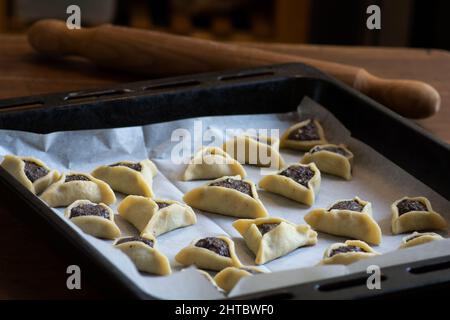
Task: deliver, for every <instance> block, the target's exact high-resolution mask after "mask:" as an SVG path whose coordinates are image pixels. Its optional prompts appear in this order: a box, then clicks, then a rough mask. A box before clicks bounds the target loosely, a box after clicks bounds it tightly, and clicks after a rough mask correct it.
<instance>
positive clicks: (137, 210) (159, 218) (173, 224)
mask: <svg viewBox="0 0 450 320" xmlns="http://www.w3.org/2000/svg"><path fill="white" fill-rule="evenodd" d="M117 211H118V212H119V215H120V216H121V217H122V218H124V219H125V220H127V221H128V222H130V223H131V224H132V225H133V226H135V227H136V229H138V230H139V232H141V235H142V236H143V237H145V236H147V235H149V236H155V237H157V236H159V235H161V234H163V233H166V232H169V231H172V230H175V229H178V228H182V227H186V226H190V225H192V224H195V223H196V222H197V218H196V216H195V213H194V211H193V210H192V209H191V207H189V206H187V205H185V204H183V203H181V202H178V201H174V200H162V199H151V198H146V197H142V196H127V197H126V198H125V199H123V200H122V202H121V203H120V204H119V206H118V208H117Z"/></svg>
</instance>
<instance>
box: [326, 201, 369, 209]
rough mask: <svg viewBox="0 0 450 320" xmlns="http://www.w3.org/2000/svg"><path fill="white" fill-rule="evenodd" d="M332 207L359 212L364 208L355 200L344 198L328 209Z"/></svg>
mask: <svg viewBox="0 0 450 320" xmlns="http://www.w3.org/2000/svg"><path fill="white" fill-rule="evenodd" d="M334 209H337V210H350V211H356V212H361V211H362V210H363V209H364V206H363V205H362V204H361V203H359V202H358V201H356V200H345V201H340V202H338V203H335V204H334V205H333V206H332V207H331V208H330V210H328V211H331V210H334Z"/></svg>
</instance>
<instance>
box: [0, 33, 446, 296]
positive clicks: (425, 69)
mask: <svg viewBox="0 0 450 320" xmlns="http://www.w3.org/2000/svg"><path fill="white" fill-rule="evenodd" d="M252 45H253V46H260V47H263V48H265V49H270V50H274V51H281V52H286V53H291V54H301V55H304V56H308V57H313V58H319V59H324V60H331V61H337V62H342V63H348V64H353V65H356V66H361V67H364V68H366V69H367V70H369V71H370V72H372V73H373V74H376V75H379V76H383V77H391V78H411V79H418V80H423V81H426V82H428V83H430V84H431V85H433V86H434V87H436V89H437V90H438V91H439V92H440V94H441V97H442V110H441V111H440V113H439V114H438V115H436V116H434V117H432V118H430V119H426V120H421V121H419V124H420V125H422V126H423V127H424V128H426V129H427V130H429V131H430V132H432V133H433V134H435V135H436V136H438V137H440V138H441V139H443V140H445V141H447V142H450V54H449V53H448V52H445V51H440V50H422V49H417V50H411V49H400V48H398V49H388V48H360V47H335V46H304V45H277V44H252ZM136 80H142V78H139V77H137V76H132V75H125V74H118V73H110V72H107V71H103V70H98V69H96V68H95V67H94V66H92V65H91V64H90V63H88V62H86V61H83V60H80V59H71V60H70V61H69V62H67V61H58V62H55V61H48V60H46V59H44V58H42V57H38V56H37V55H35V54H34V53H33V51H32V49H31V48H30V47H29V46H28V44H27V42H26V39H25V38H24V37H23V36H11V35H1V36H0V99H2V98H10V97H16V96H26V95H34V94H41V93H49V92H56V91H69V90H80V89H88V88H95V87H102V86H108V85H109V84H113V83H118V82H127V81H136ZM0 195H1V197H0V199H1V202H0V243H2V250H0V299H1V298H3V299H5V298H110V297H121V296H123V295H124V292H121V291H119V290H117V288H115V287H114V286H113V285H112V284H110V283H108V282H107V281H105V279H103V278H102V275H101V272H99V270H97V269H96V268H94V267H92V266H90V265H89V264H87V263H85V262H84V260H83V259H82V258H81V257H80V256H78V255H75V254H74V253H73V252H68V251H67V250H68V249H67V246H66V245H64V244H61V243H60V242H59V241H58V239H59V238H58V235H57V234H55V233H54V232H53V231H52V230H51V229H49V228H48V227H47V226H46V225H44V224H43V223H41V222H40V221H39V220H38V219H37V218H33V216H32V215H29V214H27V212H26V207H25V206H24V205H23V204H21V203H17V202H11V201H8V200H7V199H10V197H9V191H8V190H5V188H4V187H2V186H0ZM71 264H78V265H80V266H81V268H82V290H72V291H71V290H68V289H67V288H66V277H67V275H66V268H67V266H69V265H71Z"/></svg>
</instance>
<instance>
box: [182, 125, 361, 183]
mask: <svg viewBox="0 0 450 320" xmlns="http://www.w3.org/2000/svg"><path fill="white" fill-rule="evenodd" d="M323 132H324V131H323V128H322V127H321V125H320V123H319V122H318V121H317V120H312V119H308V120H305V121H303V122H300V123H298V124H296V125H294V126H292V127H291V128H289V129H288V130H287V131H286V132H285V133H284V134H283V136H282V137H281V140H278V139H276V138H274V137H268V136H264V135H259V136H252V135H248V134H243V135H239V136H234V137H233V138H232V139H230V140H228V141H226V142H225V143H224V144H223V145H222V148H218V147H207V148H201V149H200V150H199V151H198V152H197V153H196V154H195V155H194V157H193V158H192V161H191V162H190V164H189V165H188V167H187V168H186V171H185V173H184V175H183V180H185V181H188V180H209V179H215V178H220V177H223V176H234V175H240V176H241V177H243V178H245V177H246V172H245V169H244V168H243V167H242V166H241V164H250V165H255V166H259V167H270V168H274V169H278V170H280V169H282V168H285V167H286V163H285V161H284V160H283V158H282V156H281V155H280V153H279V149H280V148H293V149H297V150H304V151H308V152H307V153H305V154H304V156H303V157H302V158H301V160H300V161H299V162H300V163H302V164H309V163H315V164H316V166H317V167H318V168H319V170H320V171H322V172H324V173H328V174H331V175H335V176H339V177H342V178H344V179H346V180H350V179H351V177H352V163H353V158H354V156H353V153H352V152H351V151H350V150H349V149H348V148H347V147H346V146H344V145H335V144H329V143H327V141H326V139H325V136H324V133H323Z"/></svg>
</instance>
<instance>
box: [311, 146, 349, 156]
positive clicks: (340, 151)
mask: <svg viewBox="0 0 450 320" xmlns="http://www.w3.org/2000/svg"><path fill="white" fill-rule="evenodd" d="M319 151H330V152H333V153H336V154H340V155H342V156H344V157H348V156H350V154H349V153H348V152H347V151H346V150H345V149H344V148H341V147H334V146H325V147H324V146H315V147H314V148H312V149H311V151H309V153H311V154H313V153H316V152H319Z"/></svg>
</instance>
